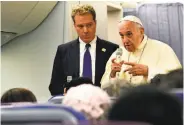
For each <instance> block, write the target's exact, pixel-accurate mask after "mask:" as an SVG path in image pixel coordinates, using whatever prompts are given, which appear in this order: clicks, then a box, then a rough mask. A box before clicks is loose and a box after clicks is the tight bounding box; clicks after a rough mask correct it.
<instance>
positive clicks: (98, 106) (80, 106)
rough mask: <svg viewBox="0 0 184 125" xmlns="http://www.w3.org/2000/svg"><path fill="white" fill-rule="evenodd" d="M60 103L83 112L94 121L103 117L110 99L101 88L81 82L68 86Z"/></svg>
mask: <svg viewBox="0 0 184 125" xmlns="http://www.w3.org/2000/svg"><path fill="white" fill-rule="evenodd" d="M62 104H63V105H66V106H70V107H72V108H74V109H75V110H76V111H79V112H82V113H84V114H85V115H86V117H87V118H88V119H89V120H94V121H95V120H99V119H103V118H104V116H105V113H106V111H107V109H108V108H109V106H110V104H111V100H110V97H109V96H108V94H107V93H106V92H105V91H103V90H102V89H101V88H99V87H96V86H93V85H91V84H82V85H79V86H76V87H72V88H70V89H69V90H68V92H67V94H66V95H65V97H64V99H63V103H62Z"/></svg>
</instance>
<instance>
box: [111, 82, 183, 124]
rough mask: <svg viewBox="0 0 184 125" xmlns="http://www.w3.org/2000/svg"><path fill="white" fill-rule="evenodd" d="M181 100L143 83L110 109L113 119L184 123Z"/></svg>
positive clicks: (124, 95) (123, 96) (153, 122)
mask: <svg viewBox="0 0 184 125" xmlns="http://www.w3.org/2000/svg"><path fill="white" fill-rule="evenodd" d="M182 117H183V114H182V104H181V103H180V102H179V100H178V99H177V98H176V97H174V96H172V95H170V94H168V93H166V92H164V91H161V90H159V89H156V88H155V87H152V86H151V85H141V86H139V87H135V88H133V89H132V90H131V91H129V92H127V93H126V94H123V95H122V96H121V98H120V99H119V100H118V101H117V102H116V103H115V104H114V105H113V106H112V109H110V112H109V115H108V119H109V120H112V121H136V122H146V123H150V124H152V125H182V124H183V122H182V121H183V119H182Z"/></svg>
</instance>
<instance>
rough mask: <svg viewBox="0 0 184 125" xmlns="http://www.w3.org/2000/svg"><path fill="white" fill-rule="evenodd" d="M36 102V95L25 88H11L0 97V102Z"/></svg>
mask: <svg viewBox="0 0 184 125" xmlns="http://www.w3.org/2000/svg"><path fill="white" fill-rule="evenodd" d="M18 102H33V103H34V102H37V99H36V96H35V95H34V94H33V93H32V92H31V91H30V90H28V89H25V88H12V89H10V90H7V91H6V92H5V93H4V94H3V95H2V97H1V103H18Z"/></svg>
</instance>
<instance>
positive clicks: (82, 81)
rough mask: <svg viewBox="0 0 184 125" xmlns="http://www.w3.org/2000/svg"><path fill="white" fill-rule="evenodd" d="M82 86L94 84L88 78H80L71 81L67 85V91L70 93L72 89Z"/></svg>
mask: <svg viewBox="0 0 184 125" xmlns="http://www.w3.org/2000/svg"><path fill="white" fill-rule="evenodd" d="M81 84H93V82H92V80H91V79H90V78H88V77H79V78H76V79H73V80H71V81H70V82H69V83H67V84H66V86H65V87H66V91H68V90H69V89H70V88H71V87H75V86H78V85H81Z"/></svg>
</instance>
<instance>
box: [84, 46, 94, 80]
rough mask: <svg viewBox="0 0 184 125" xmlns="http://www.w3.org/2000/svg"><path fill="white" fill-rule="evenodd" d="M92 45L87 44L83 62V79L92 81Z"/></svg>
mask: <svg viewBox="0 0 184 125" xmlns="http://www.w3.org/2000/svg"><path fill="white" fill-rule="evenodd" d="M90 47H91V45H90V44H86V52H85V53H84V62H83V73H82V75H83V77H88V78H90V79H92V66H91V54H90V52H89V48H90Z"/></svg>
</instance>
